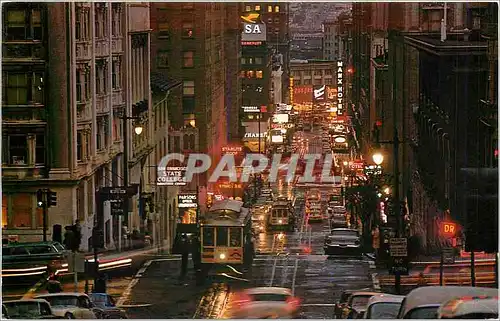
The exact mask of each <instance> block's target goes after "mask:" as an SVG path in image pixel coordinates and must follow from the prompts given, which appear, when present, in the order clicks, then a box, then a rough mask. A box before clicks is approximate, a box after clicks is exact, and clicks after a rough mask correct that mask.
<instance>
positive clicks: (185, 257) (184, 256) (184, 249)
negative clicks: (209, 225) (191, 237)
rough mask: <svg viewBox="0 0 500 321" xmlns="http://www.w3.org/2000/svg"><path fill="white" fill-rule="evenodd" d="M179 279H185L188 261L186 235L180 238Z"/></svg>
mask: <svg viewBox="0 0 500 321" xmlns="http://www.w3.org/2000/svg"><path fill="white" fill-rule="evenodd" d="M181 256H182V261H181V279H183V278H184V277H186V274H187V268H188V259H189V244H188V239H187V235H186V233H183V234H182V236H181Z"/></svg>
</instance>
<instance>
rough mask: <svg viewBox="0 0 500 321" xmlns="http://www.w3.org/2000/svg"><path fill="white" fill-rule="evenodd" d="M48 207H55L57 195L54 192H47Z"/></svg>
mask: <svg viewBox="0 0 500 321" xmlns="http://www.w3.org/2000/svg"><path fill="white" fill-rule="evenodd" d="M47 196H48V203H49V204H48V205H49V207H51V206H57V193H56V192H52V191H51V190H49V192H48V195H47Z"/></svg>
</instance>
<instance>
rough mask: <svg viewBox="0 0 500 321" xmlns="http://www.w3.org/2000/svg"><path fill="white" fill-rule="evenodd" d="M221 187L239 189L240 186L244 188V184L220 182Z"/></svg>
mask: <svg viewBox="0 0 500 321" xmlns="http://www.w3.org/2000/svg"><path fill="white" fill-rule="evenodd" d="M218 186H219V188H220V189H224V188H228V189H229V188H230V189H233V188H234V189H238V188H243V184H241V183H219V184H218Z"/></svg>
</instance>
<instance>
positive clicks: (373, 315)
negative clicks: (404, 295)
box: [367, 302, 401, 319]
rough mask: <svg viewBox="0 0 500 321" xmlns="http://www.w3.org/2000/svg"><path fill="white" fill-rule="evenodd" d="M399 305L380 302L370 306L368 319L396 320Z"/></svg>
mask: <svg viewBox="0 0 500 321" xmlns="http://www.w3.org/2000/svg"><path fill="white" fill-rule="evenodd" d="M400 306H401V303H396V302H381V303H375V304H372V305H371V306H370V309H369V311H368V312H367V314H368V316H369V318H370V319H396V317H397V315H398V312H399V307H400Z"/></svg>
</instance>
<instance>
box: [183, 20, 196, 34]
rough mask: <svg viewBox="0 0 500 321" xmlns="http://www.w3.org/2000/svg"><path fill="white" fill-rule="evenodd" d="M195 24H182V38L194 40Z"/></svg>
mask: <svg viewBox="0 0 500 321" xmlns="http://www.w3.org/2000/svg"><path fill="white" fill-rule="evenodd" d="M193 36H194V33H193V23H192V22H184V23H183V24H182V37H183V38H193Z"/></svg>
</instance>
